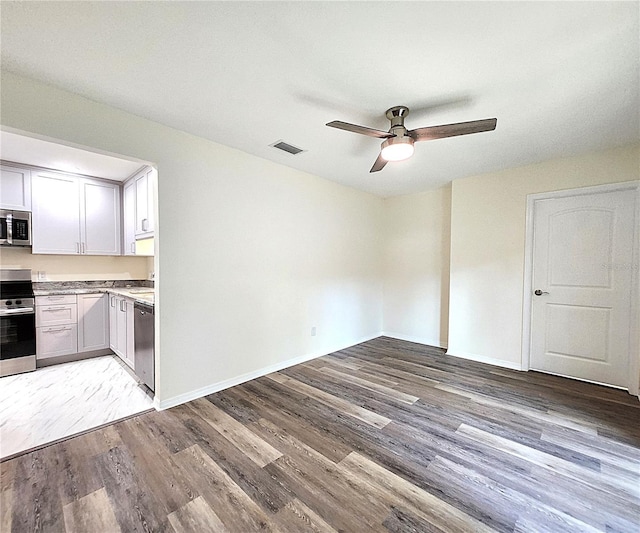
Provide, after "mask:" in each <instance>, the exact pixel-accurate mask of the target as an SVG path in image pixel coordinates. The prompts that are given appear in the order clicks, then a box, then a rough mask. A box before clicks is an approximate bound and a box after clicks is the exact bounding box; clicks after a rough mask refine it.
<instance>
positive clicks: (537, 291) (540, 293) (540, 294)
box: [533, 289, 549, 296]
mask: <svg viewBox="0 0 640 533" xmlns="http://www.w3.org/2000/svg"><path fill="white" fill-rule="evenodd" d="M533 294H535V295H536V296H542V295H543V294H549V293H548V292H547V291H541V290H540V289H536V290H535V291H533Z"/></svg>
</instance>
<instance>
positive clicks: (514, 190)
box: [448, 145, 640, 368]
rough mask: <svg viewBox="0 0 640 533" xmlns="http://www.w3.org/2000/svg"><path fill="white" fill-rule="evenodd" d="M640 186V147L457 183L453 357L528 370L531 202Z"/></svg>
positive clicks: (451, 325)
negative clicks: (549, 195) (525, 321)
mask: <svg viewBox="0 0 640 533" xmlns="http://www.w3.org/2000/svg"><path fill="white" fill-rule="evenodd" d="M639 178H640V146H638V145H634V146H626V147H622V148H618V149H614V150H607V151H602V152H592V153H588V154H585V155H582V156H578V157H569V158H564V159H556V160H553V161H547V162H544V163H540V164H537V165H529V166H526V167H520V168H514V169H509V170H504V171H501V172H495V173H492V174H485V175H482V176H474V177H470V178H465V179H460V180H455V181H454V182H453V186H452V197H451V293H450V304H449V305H450V307H449V309H450V311H449V350H448V353H449V354H452V355H458V356H462V357H468V358H471V359H475V360H479V361H486V362H490V363H495V364H499V365H502V366H507V367H512V368H521V357H522V306H523V282H524V252H525V214H526V198H527V194H532V193H539V192H545V191H557V190H562V189H571V188H576V187H586V186H590V185H600V184H604V183H615V182H623V181H629V180H637V179H639Z"/></svg>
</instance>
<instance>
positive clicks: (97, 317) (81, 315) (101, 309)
mask: <svg viewBox="0 0 640 533" xmlns="http://www.w3.org/2000/svg"><path fill="white" fill-rule="evenodd" d="M107 297H108V295H107V294H79V295H78V352H80V353H82V352H92V351H94V350H104V349H106V348H109V313H108V310H107V309H108V307H107V303H108V300H107Z"/></svg>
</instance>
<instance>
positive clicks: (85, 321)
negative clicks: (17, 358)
mask: <svg viewBox="0 0 640 533" xmlns="http://www.w3.org/2000/svg"><path fill="white" fill-rule="evenodd" d="M108 319H109V315H108V314H107V295H106V294H102V293H95V294H78V295H77V296H76V295H65V296H37V297H36V358H37V359H46V358H48V357H57V356H60V355H71V354H76V353H83V352H92V351H97V350H104V349H108V348H109V329H108V325H109V323H108Z"/></svg>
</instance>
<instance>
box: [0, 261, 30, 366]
mask: <svg viewBox="0 0 640 533" xmlns="http://www.w3.org/2000/svg"><path fill="white" fill-rule="evenodd" d="M35 369H36V312H35V300H34V295H33V285H32V283H31V270H24V269H23V270H17V269H16V270H9V269H0V376H10V375H11V374H19V373H21V372H29V371H30V370H35Z"/></svg>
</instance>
